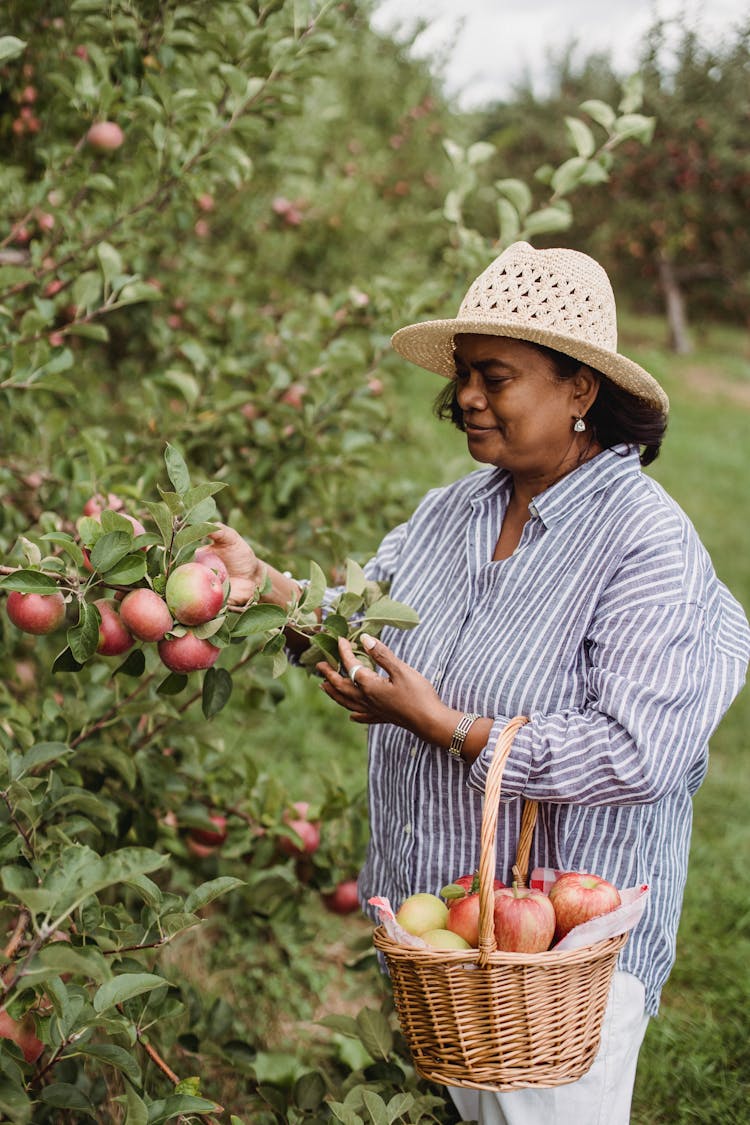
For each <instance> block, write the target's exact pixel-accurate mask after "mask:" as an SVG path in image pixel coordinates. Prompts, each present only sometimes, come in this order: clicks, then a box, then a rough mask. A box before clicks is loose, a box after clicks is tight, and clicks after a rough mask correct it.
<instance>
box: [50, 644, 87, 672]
mask: <svg viewBox="0 0 750 1125" xmlns="http://www.w3.org/2000/svg"><path fill="white" fill-rule="evenodd" d="M82 668H83V664H81V663H80V661H78V660H76V658H75V656H73V653H72V652H71V650H70V648H69V647H66V648H64V649H63V650H62V652H60V653H58V654H57V656H56V657H55V662H54V664H53V665H52V671H53V672H80V671H81V669H82Z"/></svg>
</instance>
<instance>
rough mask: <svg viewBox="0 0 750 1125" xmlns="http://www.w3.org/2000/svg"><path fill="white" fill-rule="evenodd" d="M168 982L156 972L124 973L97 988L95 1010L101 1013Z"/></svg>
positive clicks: (161, 986) (94, 1002)
mask: <svg viewBox="0 0 750 1125" xmlns="http://www.w3.org/2000/svg"><path fill="white" fill-rule="evenodd" d="M168 984H169V982H168V981H166V980H165V979H164V977H157V976H156V975H155V974H154V973H122V974H121V975H120V976H117V977H114V978H113V979H112V980H108V981H106V982H105V984H103V985H101V987H100V988H98V989H97V990H96V992H95V993H94V999H93V1001H92V1002H93V1005H94V1011H95V1012H97V1013H98V1014H99V1015H101V1013H102V1012H106V1011H108V1010H109V1009H110V1008H114V1007H115V1005H116V1004H123V1003H124V1002H125V1001H126V1000H132V999H133V997H134V996H142V995H143V994H144V993H145V992H153V990H154V989H155V988H163V987H166V986H167V985H168Z"/></svg>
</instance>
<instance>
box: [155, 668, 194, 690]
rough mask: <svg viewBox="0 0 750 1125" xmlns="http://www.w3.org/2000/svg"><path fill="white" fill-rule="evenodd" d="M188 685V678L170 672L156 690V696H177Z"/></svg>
mask: <svg viewBox="0 0 750 1125" xmlns="http://www.w3.org/2000/svg"><path fill="white" fill-rule="evenodd" d="M187 685H188V677H187V676H186V675H184V673H182V672H170V673H169V675H168V676H167V677H166V679H164V680H162V682H161V683H160V684H159V686H158V688H157V689H156V694H157V695H179V694H180V692H181V691H184V690H185V688H186V687H187Z"/></svg>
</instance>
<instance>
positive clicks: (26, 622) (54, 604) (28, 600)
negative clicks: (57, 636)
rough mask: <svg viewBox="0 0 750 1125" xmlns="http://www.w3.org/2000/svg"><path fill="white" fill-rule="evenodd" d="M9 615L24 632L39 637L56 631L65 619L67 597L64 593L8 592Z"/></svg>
mask: <svg viewBox="0 0 750 1125" xmlns="http://www.w3.org/2000/svg"><path fill="white" fill-rule="evenodd" d="M5 608H6V610H7V612H8V617H9V618H10V619H11V621H12V622H13V624H14V625H15V626H16V628H18V629H22V630H23V632H24V633H33V634H34V635H35V636H37V637H41V636H44V635H45V634H46V633H54V631H55V629H59V628H60V626H61V625H62V623H63V621H64V620H65V599H64V598H63V596H62V594H60V593H57V594H20V593H19V592H18V591H17V590H13V591H12V592H11V593H10V594H8V601H7V602H6V606H5Z"/></svg>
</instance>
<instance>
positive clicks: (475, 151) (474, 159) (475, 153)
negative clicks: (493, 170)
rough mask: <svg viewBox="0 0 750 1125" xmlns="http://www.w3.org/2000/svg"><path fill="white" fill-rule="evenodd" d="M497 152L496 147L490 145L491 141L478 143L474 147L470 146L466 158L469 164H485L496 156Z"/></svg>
mask: <svg viewBox="0 0 750 1125" xmlns="http://www.w3.org/2000/svg"><path fill="white" fill-rule="evenodd" d="M496 152H497V149H496V147H495V145H493V144H490V142H489V141H476V142H475V143H474V144H473V145H469V148H468V150H467V152H466V158H467V160H468V161H469V164H472V165H477V164H484V163H485V161H487V160H489V159H490V158H491V157H492V156H494V155H495V153H496Z"/></svg>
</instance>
